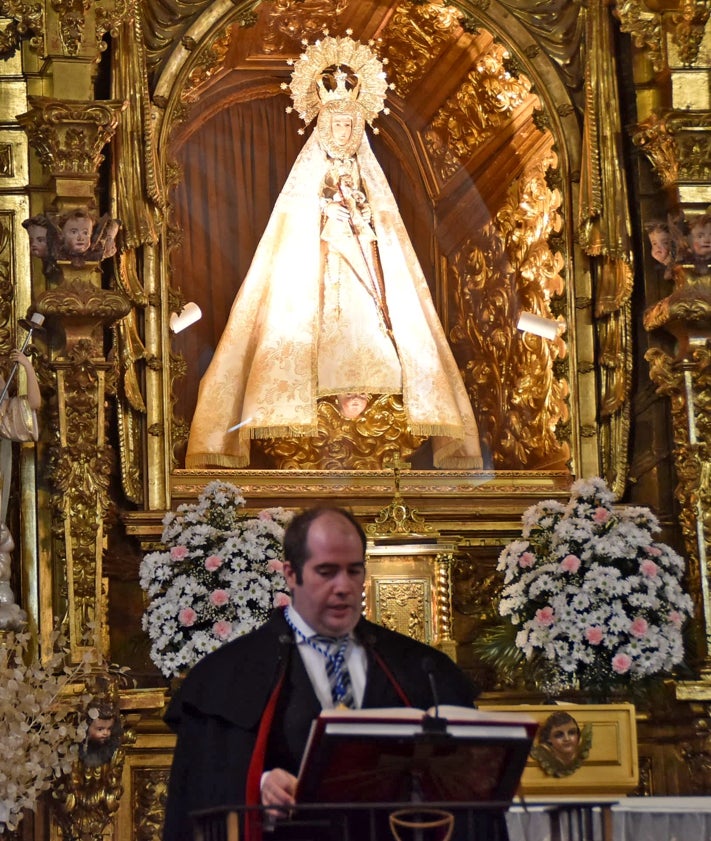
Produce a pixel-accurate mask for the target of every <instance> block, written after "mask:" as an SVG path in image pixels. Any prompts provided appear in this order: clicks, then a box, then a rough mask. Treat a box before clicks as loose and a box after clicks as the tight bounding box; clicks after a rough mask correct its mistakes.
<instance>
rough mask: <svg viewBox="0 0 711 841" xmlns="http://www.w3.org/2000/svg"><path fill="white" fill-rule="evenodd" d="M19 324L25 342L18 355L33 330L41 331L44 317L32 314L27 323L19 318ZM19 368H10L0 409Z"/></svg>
mask: <svg viewBox="0 0 711 841" xmlns="http://www.w3.org/2000/svg"><path fill="white" fill-rule="evenodd" d="M19 324H20V325H21V326H22V327H24V328H25V329H26V330H27V335H26V336H25V341H24V342H23V343H22V347H21V348H20V353H24V352H25V350H26V349H27V345H28V344H29V343H30V340H31V339H32V333H33V332H34V331H35V330H41V329H42V325H43V324H44V316H43V315H42V314H41V313H39V312H33V313H32V317H31V318H30V320H29V321H27V320H26V319H24V318H21V319H20V321H19ZM19 367H20V363H19V362H15V364H14V365H13V366H12V370H11V371H10V375H9V376H8V378H7V381H6V383H5V387H4V388H3V390H2V394H0V407H1V406H2V404H3V403H4V402H5V398H6V397H7V392H8V391H9V389H10V384H11V383H12V380H13V378H14V377H15V374H16V373H17V369H18V368H19Z"/></svg>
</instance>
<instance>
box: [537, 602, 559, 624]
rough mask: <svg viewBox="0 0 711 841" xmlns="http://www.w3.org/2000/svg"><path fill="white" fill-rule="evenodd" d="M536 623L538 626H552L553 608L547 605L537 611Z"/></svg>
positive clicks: (553, 620)
mask: <svg viewBox="0 0 711 841" xmlns="http://www.w3.org/2000/svg"><path fill="white" fill-rule="evenodd" d="M536 621H537V622H538V624H539V625H546V626H548V625H552V624H553V623H554V622H555V616H554V615H553V608H552V607H551V606H550V605H547V606H546V607H542V608H541V609H540V610H537V611H536Z"/></svg>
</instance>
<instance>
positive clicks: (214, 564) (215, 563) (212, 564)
mask: <svg viewBox="0 0 711 841" xmlns="http://www.w3.org/2000/svg"><path fill="white" fill-rule="evenodd" d="M222 564H223V560H222V558H221V557H220V556H219V555H210V557H209V558H205V569H206V570H207V571H208V572H214V571H215V570H216V569H219V568H220V567H221V566H222Z"/></svg>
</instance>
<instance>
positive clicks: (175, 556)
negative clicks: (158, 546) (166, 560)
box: [170, 546, 188, 561]
mask: <svg viewBox="0 0 711 841" xmlns="http://www.w3.org/2000/svg"><path fill="white" fill-rule="evenodd" d="M187 554H188V547H187V546H171V548H170V560H171V561H182V560H183V558H185V557H186V556H187Z"/></svg>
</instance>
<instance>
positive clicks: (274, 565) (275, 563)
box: [267, 558, 284, 572]
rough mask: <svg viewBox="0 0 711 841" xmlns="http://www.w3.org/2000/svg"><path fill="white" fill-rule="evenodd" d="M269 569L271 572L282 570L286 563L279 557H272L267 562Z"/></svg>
mask: <svg viewBox="0 0 711 841" xmlns="http://www.w3.org/2000/svg"><path fill="white" fill-rule="evenodd" d="M267 569H268V570H269V572H281V571H282V570H283V569H284V564H283V563H282V562H281V561H280V560H279V559H278V558H270V559H269V561H268V562H267Z"/></svg>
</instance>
